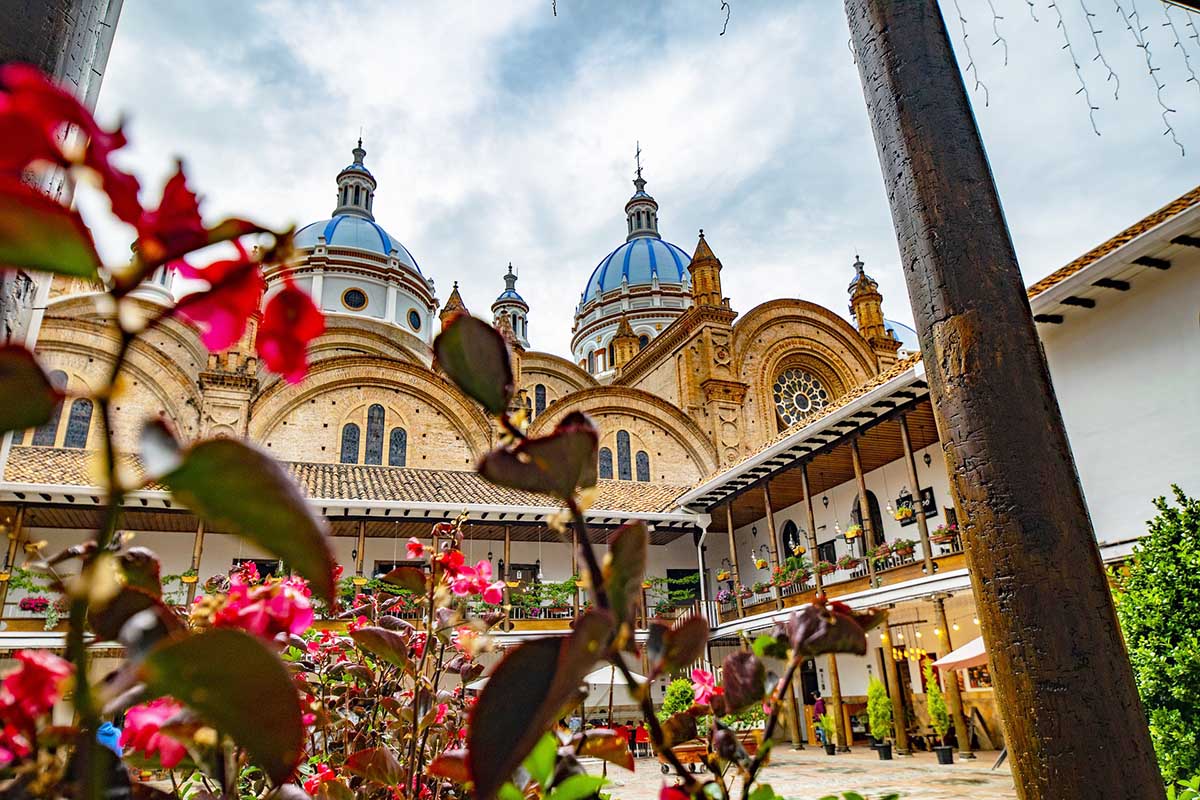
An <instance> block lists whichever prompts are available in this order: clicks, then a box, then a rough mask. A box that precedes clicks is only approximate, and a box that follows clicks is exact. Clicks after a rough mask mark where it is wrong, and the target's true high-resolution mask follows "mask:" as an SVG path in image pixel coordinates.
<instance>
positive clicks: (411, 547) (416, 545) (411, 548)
mask: <svg viewBox="0 0 1200 800" xmlns="http://www.w3.org/2000/svg"><path fill="white" fill-rule="evenodd" d="M405 548H406V549H407V550H408V557H409V558H411V559H413V560H416V559H418V558H423V557H424V556H425V545H423V544H421V540H420V539H418V538H417V537H415V536H413V537H412V538H410V539H409V540H408V544H407V545H405Z"/></svg>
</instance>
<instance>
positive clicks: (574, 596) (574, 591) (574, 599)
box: [571, 528, 612, 697]
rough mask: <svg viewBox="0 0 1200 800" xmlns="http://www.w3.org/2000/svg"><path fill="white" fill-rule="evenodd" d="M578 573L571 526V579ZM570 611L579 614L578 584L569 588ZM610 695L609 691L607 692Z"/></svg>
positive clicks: (576, 543)
mask: <svg viewBox="0 0 1200 800" xmlns="http://www.w3.org/2000/svg"><path fill="white" fill-rule="evenodd" d="M577 575H579V534H578V533H577V532H576V531H575V529H574V528H571V580H572V581H574V579H575V577H576V576H577ZM571 611H572V612H573V613H574V614H575V616H579V584H578V583H576V584H575V585H574V586H573V587H572V588H571ZM609 694H610V697H611V694H612V693H611V692H610V693H609Z"/></svg>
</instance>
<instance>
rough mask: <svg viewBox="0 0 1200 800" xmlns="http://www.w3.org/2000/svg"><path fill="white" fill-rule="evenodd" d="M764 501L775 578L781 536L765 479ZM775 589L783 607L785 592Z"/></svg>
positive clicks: (776, 605) (776, 601)
mask: <svg viewBox="0 0 1200 800" xmlns="http://www.w3.org/2000/svg"><path fill="white" fill-rule="evenodd" d="M762 490H763V503H765V504H766V507H767V535H768V536H770V537H771V546H770V548H768V549H769V550H770V551H771V572H772V575H771V577H772V579H774V577H775V575H774V571H775V570H776V569H778V568H779V566H780V563H779V536H778V534H776V533H775V512H774V511H773V510H772V509H771V487H770V486H769V485H768V483H767V482H766V481H763V485H762ZM773 588H774V589H775V607H776V608H783V594H782V593H781V592H780V589H779V587H778V586H775V587H773Z"/></svg>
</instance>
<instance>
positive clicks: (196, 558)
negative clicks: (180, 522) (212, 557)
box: [187, 520, 204, 608]
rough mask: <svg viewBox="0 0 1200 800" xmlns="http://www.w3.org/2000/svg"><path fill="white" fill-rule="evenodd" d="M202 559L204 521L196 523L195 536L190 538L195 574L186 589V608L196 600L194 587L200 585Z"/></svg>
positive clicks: (192, 567)
mask: <svg viewBox="0 0 1200 800" xmlns="http://www.w3.org/2000/svg"><path fill="white" fill-rule="evenodd" d="M203 557H204V520H200V521H199V522H197V523H196V535H195V536H194V537H192V566H191V569H192V571H193V572H195V573H196V574H195V577H196V580H194V581H192V582H191V583H189V584H188V587H187V607H188V608H191V607H192V601H193V600H195V599H196V587H197V586H199V585H200V560H201V559H202V558H203Z"/></svg>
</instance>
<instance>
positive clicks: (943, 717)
mask: <svg viewBox="0 0 1200 800" xmlns="http://www.w3.org/2000/svg"><path fill="white" fill-rule="evenodd" d="M925 708H926V710H927V711H928V712H929V727H931V728H933V732H934V733H936V734H937V735H938V739H939V740H941V742H942V743H943V744H945V743H946V734H947V733H949V732H950V712H949V711H947V710H946V698H945V696H944V695H943V694H942V686H941V684H940V683H938V676H937V673H936V672H935V671H934V669H933V664H932V662H928V661H927V662H925Z"/></svg>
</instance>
